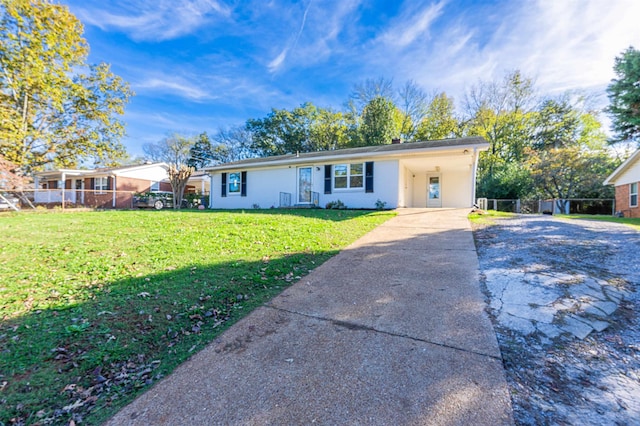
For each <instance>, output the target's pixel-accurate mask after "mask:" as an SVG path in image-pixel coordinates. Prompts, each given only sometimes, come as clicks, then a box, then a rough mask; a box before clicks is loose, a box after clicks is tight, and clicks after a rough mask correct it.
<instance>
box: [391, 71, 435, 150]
mask: <svg viewBox="0 0 640 426" xmlns="http://www.w3.org/2000/svg"><path fill="white" fill-rule="evenodd" d="M434 97H435V95H431V96H429V95H427V94H426V93H425V92H424V90H422V89H421V88H420V87H419V86H418V85H417V84H416V83H415V82H414V81H413V80H409V81H407V82H406V83H405V84H404V86H402V88H400V90H399V91H398V109H399V110H400V112H401V113H402V123H401V125H400V138H401V139H403V140H405V141H412V140H414V138H415V135H416V132H417V130H418V126H419V125H420V123H421V122H422V120H423V119H424V118H425V116H426V114H427V110H428V108H429V103H430V98H431V99H433V98H434Z"/></svg>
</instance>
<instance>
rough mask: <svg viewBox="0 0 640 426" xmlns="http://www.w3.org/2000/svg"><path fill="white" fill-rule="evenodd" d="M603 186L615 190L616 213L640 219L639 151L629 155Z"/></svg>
mask: <svg viewBox="0 0 640 426" xmlns="http://www.w3.org/2000/svg"><path fill="white" fill-rule="evenodd" d="M604 184H605V185H613V186H615V189H616V211H618V212H622V213H623V214H624V216H625V217H640V207H639V206H638V189H640V188H639V187H640V149H639V150H637V151H636V152H634V153H633V154H631V156H630V157H629V158H627V160H626V161H625V162H624V163H622V164H621V165H620V167H618V168H617V169H616V170H615V171H614V172H613V173H611V175H610V176H609V177H608V178H607V179H606V180H605V181H604Z"/></svg>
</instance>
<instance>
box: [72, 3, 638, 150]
mask: <svg viewBox="0 0 640 426" xmlns="http://www.w3.org/2000/svg"><path fill="white" fill-rule="evenodd" d="M60 3H62V4H65V5H67V6H69V8H70V10H71V11H72V12H73V13H74V14H75V15H76V16H77V17H78V18H79V19H80V20H81V21H82V22H83V23H84V25H85V38H86V39H87V41H88V43H89V45H90V47H91V53H90V56H89V62H90V63H98V62H107V63H110V64H111V65H112V70H113V72H114V73H116V74H117V75H119V76H121V77H122V78H124V79H125V80H126V81H128V82H129V83H130V84H131V87H132V89H133V90H134V91H135V92H136V96H135V97H134V98H132V100H131V102H130V104H129V105H128V106H127V111H126V114H125V116H124V117H123V118H124V121H125V122H126V124H127V133H128V135H127V137H126V138H125V139H124V141H123V142H124V143H125V145H126V146H127V149H128V150H129V152H130V153H131V154H132V155H140V154H141V153H142V149H141V146H142V144H144V143H147V142H157V141H158V140H160V139H162V138H163V137H164V136H165V135H167V134H168V133H170V132H174V131H176V132H180V133H184V134H197V133H200V132H202V131H207V132H208V133H209V134H213V133H215V132H216V130H217V129H218V128H220V127H226V126H232V125H240V124H243V123H244V122H245V121H246V120H247V119H248V118H262V117H264V116H265V115H266V114H267V113H268V112H269V111H270V110H271V108H286V109H291V108H293V107H295V106H297V105H300V104H302V103H304V102H313V103H314V104H316V105H318V106H321V107H332V108H334V109H342V108H343V105H344V102H345V101H346V100H347V98H348V95H349V92H350V91H351V89H352V88H353V86H354V84H357V83H362V82H363V81H364V80H365V79H367V78H371V79H377V78H379V77H384V78H388V79H393V81H394V83H395V84H396V86H398V87H399V86H400V85H402V84H404V83H405V82H406V81H407V80H414V81H415V82H416V83H418V84H419V85H420V86H421V87H422V88H423V89H424V90H425V91H426V92H429V93H430V92H433V91H435V90H437V91H445V92H446V93H447V94H448V95H450V96H453V97H454V99H455V100H456V102H457V103H459V102H460V101H461V100H462V97H463V94H464V93H465V91H466V90H468V89H469V87H470V86H472V85H474V84H477V82H478V81H479V80H500V79H502V78H503V77H504V75H505V73H506V72H509V71H512V70H514V69H519V70H521V71H522V72H523V73H524V74H525V75H526V76H529V77H532V78H534V79H535V81H536V86H537V88H538V89H539V90H540V92H542V94H548V95H556V94H560V93H562V92H564V91H566V90H575V89H579V90H583V91H585V92H587V93H589V94H593V95H594V96H595V99H596V103H597V104H598V105H599V106H601V107H603V106H605V105H606V103H607V99H606V94H605V88H606V86H607V85H608V84H609V82H610V80H611V79H612V78H613V77H614V75H613V71H612V67H613V62H614V58H615V57H616V56H617V55H619V54H620V52H622V51H623V50H624V49H626V48H627V47H629V46H634V47H636V48H640V30H639V29H638V28H639V27H638V21H637V19H638V17H639V16H640V1H638V0H515V1H509V0H486V1H471V0H458V1H455V0H449V1H447V0H442V1H417V0H404V1H400V0H395V1H393V0H369V1H368V0H304V1H285V0H246V1H243V0H107V1H105V0H60Z"/></svg>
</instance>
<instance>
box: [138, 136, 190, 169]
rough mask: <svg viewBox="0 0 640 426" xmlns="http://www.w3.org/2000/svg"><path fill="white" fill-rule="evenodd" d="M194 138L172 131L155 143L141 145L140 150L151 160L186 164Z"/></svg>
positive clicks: (178, 164)
mask: <svg viewBox="0 0 640 426" xmlns="http://www.w3.org/2000/svg"><path fill="white" fill-rule="evenodd" d="M195 142H196V141H195V138H193V137H189V136H184V135H181V134H179V133H172V134H170V135H169V136H167V137H165V138H163V139H162V140H160V141H158V142H156V143H146V144H144V145H142V151H143V152H144V154H145V156H146V157H147V159H149V160H151V161H163V162H165V163H167V164H175V165H176V166H180V165H182V164H187V163H188V161H189V158H190V156H191V147H192V146H193V145H194V144H195Z"/></svg>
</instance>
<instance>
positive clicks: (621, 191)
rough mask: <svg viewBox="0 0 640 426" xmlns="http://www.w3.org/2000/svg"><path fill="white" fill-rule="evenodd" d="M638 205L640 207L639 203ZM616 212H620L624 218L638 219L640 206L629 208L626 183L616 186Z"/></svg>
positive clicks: (627, 185)
mask: <svg viewBox="0 0 640 426" xmlns="http://www.w3.org/2000/svg"><path fill="white" fill-rule="evenodd" d="M638 186H640V184H638ZM638 204H639V205H640V202H639V203H638ZM616 211H618V212H622V213H623V214H624V217H640V206H636V207H629V184H628V183H627V184H624V185H618V186H616Z"/></svg>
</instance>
